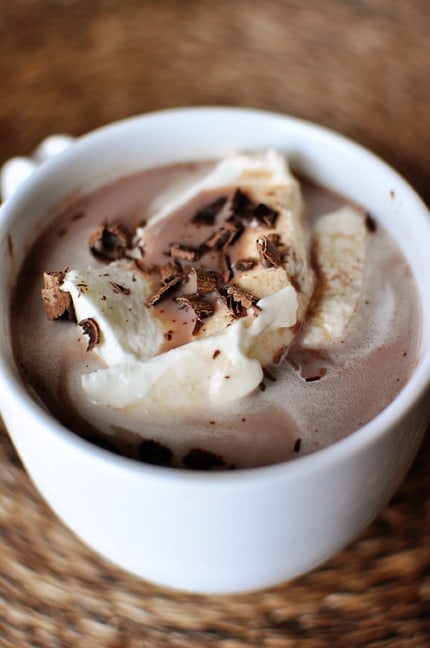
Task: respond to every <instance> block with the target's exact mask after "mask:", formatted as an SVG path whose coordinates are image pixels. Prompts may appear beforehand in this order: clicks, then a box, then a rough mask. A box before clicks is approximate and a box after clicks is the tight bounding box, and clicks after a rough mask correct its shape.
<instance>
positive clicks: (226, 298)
mask: <svg viewBox="0 0 430 648" xmlns="http://www.w3.org/2000/svg"><path fill="white" fill-rule="evenodd" d="M219 295H220V298H221V300H222V301H223V302H224V304H225V305H226V306H227V308H228V309H229V310H230V311H231V313H232V315H233V316H234V317H235V318H236V319H238V318H240V317H244V316H245V315H246V314H247V311H248V308H251V307H256V304H257V301H258V297H256V296H255V295H253V294H252V293H250V292H248V291H247V290H244V289H243V288H240V286H238V285H236V284H227V285H225V286H224V287H223V288H222V289H221V290H220V291H219Z"/></svg>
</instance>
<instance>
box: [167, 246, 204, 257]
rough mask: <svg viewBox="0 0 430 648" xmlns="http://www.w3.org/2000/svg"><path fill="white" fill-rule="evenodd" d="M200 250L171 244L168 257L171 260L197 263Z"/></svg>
mask: <svg viewBox="0 0 430 648" xmlns="http://www.w3.org/2000/svg"><path fill="white" fill-rule="evenodd" d="M201 254H202V253H201V250H198V249H197V248H193V247H191V246H189V245H182V243H171V245H170V247H169V255H170V256H171V257H172V258H173V259H182V260H183V261H197V260H198V259H199V258H200V257H201Z"/></svg>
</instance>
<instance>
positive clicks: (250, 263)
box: [234, 259, 257, 272]
mask: <svg viewBox="0 0 430 648" xmlns="http://www.w3.org/2000/svg"><path fill="white" fill-rule="evenodd" d="M256 265H257V261H256V260H255V259H239V261H236V263H235V266H234V269H235V270H237V271H238V272H247V271H248V270H252V268H254V267H255V266H256Z"/></svg>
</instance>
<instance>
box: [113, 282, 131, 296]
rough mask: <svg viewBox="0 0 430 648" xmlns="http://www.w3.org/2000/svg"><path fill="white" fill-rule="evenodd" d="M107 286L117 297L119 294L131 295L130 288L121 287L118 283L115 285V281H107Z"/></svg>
mask: <svg viewBox="0 0 430 648" xmlns="http://www.w3.org/2000/svg"><path fill="white" fill-rule="evenodd" d="M109 284H110V285H111V286H112V290H113V291H114V293H116V294H117V295H119V294H122V295H129V294H130V293H131V290H130V288H127V287H126V286H122V285H121V284H119V283H115V281H109Z"/></svg>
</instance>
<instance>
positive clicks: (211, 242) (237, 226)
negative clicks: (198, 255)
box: [202, 219, 243, 250]
mask: <svg viewBox="0 0 430 648" xmlns="http://www.w3.org/2000/svg"><path fill="white" fill-rule="evenodd" d="M242 232H243V225H242V223H240V222H239V221H238V220H237V219H231V220H228V221H226V222H225V223H224V224H223V225H222V226H221V227H220V228H219V229H218V230H216V231H215V232H214V233H213V234H211V236H209V238H208V239H206V241H205V242H204V243H203V246H202V247H203V249H205V248H206V249H209V250H226V249H227V248H228V247H229V246H230V245H232V244H233V243H234V242H235V241H237V239H238V238H239V236H240V235H241V234H242Z"/></svg>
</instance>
